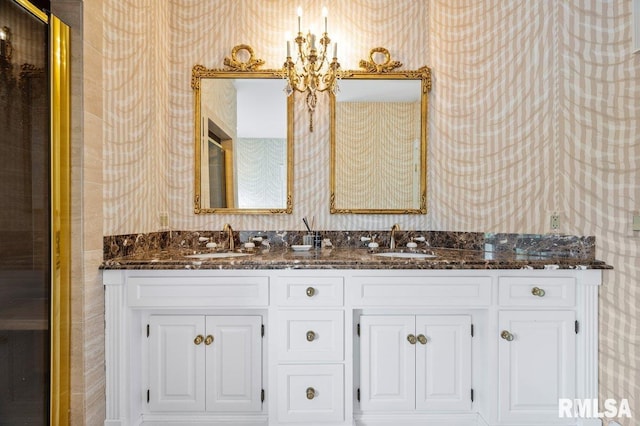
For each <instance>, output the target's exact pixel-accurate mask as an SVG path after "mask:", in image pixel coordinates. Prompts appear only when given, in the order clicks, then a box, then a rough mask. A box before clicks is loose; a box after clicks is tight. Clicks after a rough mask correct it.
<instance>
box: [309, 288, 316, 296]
mask: <svg viewBox="0 0 640 426" xmlns="http://www.w3.org/2000/svg"><path fill="white" fill-rule="evenodd" d="M315 294H316V289H315V288H313V287H307V296H309V297H313V296H314V295H315Z"/></svg>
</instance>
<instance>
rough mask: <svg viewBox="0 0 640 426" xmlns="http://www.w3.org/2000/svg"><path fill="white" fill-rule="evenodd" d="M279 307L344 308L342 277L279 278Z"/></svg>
mask: <svg viewBox="0 0 640 426" xmlns="http://www.w3.org/2000/svg"><path fill="white" fill-rule="evenodd" d="M275 299H276V303H277V304H278V305H279V306H342V304H343V301H344V278H342V277H318V278H314V277H279V278H278V285H277V286H276V297H275Z"/></svg>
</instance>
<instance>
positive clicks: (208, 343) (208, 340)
mask: <svg viewBox="0 0 640 426" xmlns="http://www.w3.org/2000/svg"><path fill="white" fill-rule="evenodd" d="M212 343H213V336H212V335H210V334H209V335H208V336H207V337H206V338H205V339H204V344H205V345H207V346H209V345H210V344H212Z"/></svg>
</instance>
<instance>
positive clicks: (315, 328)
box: [278, 311, 344, 361]
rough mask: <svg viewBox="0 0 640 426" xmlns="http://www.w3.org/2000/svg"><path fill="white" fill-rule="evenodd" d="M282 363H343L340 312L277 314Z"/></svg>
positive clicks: (341, 316) (342, 323)
mask: <svg viewBox="0 0 640 426" xmlns="http://www.w3.org/2000/svg"><path fill="white" fill-rule="evenodd" d="M278 333H280V336H278V342H279V343H278V358H279V359H280V360H281V361H342V359H343V358H344V350H343V348H344V314H343V312H342V311H285V312H280V313H279V314H278Z"/></svg>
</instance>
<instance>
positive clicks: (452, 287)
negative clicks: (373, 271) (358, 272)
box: [351, 276, 491, 307]
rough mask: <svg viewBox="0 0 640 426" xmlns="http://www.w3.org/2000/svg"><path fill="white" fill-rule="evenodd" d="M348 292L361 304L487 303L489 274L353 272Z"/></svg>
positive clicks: (428, 304) (442, 304) (429, 304)
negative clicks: (421, 274) (414, 274)
mask: <svg viewBox="0 0 640 426" xmlns="http://www.w3.org/2000/svg"><path fill="white" fill-rule="evenodd" d="M351 295H352V296H353V303H354V304H356V305H361V306H384V307H386V306H452V305H456V306H487V305H489V304H490V303H491V277H488V276H487V277H483V276H476V277H471V276H459V277H444V276H422V277H421V276H416V277H403V276H356V277H354V279H353V286H352V293H351Z"/></svg>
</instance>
